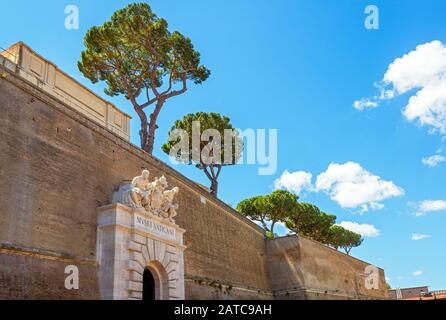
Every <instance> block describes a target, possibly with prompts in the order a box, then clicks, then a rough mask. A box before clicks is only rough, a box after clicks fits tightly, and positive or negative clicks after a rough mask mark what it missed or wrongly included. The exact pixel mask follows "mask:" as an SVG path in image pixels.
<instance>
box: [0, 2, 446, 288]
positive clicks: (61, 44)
mask: <svg viewBox="0 0 446 320" xmlns="http://www.w3.org/2000/svg"><path fill="white" fill-rule="evenodd" d="M372 2H373V4H375V5H376V6H377V7H378V8H379V10H380V19H379V22H380V25H379V30H367V29H366V28H365V27H364V20H365V18H366V15H365V14H364V9H365V7H366V6H367V5H368V4H370V3H371V2H370V1H367V2H365V1H360V0H345V1H327V0H312V1H295V0H288V1H286V0H282V1H274V2H272V1H254V0H245V1H236V0H229V1H228V0H225V1H212V2H210V1H204V0H195V1H188V2H186V1H174V0H162V1H161V0H154V1H151V2H150V3H151V5H152V7H153V9H154V11H155V12H157V13H158V14H159V15H160V16H163V17H165V18H166V19H167V20H168V21H169V22H170V26H171V28H172V29H178V30H180V31H182V32H183V33H184V34H186V35H188V36H189V37H191V39H192V40H193V42H194V44H195V46H196V48H197V49H198V50H199V51H201V53H202V60H203V62H204V63H205V64H206V65H207V66H208V67H209V68H210V69H211V70H212V72H213V73H212V76H211V78H210V79H209V80H208V81H207V82H206V83H205V84H204V85H202V86H198V87H193V88H191V90H190V91H189V92H188V93H187V94H186V95H184V96H182V97H178V98H177V99H175V100H172V101H170V102H169V103H168V104H167V106H166V108H165V110H163V112H162V114H161V117H160V121H159V127H160V129H159V130H158V137H157V141H156V148H155V149H156V151H155V155H156V156H158V157H159V158H161V159H162V160H163V161H166V162H167V161H168V159H167V157H166V156H165V155H164V154H162V152H161V151H160V146H161V144H162V143H163V142H164V141H165V140H166V137H167V131H168V129H169V128H170V126H171V125H172V123H173V122H174V121H175V120H176V119H178V118H180V117H182V116H183V115H184V114H186V113H189V112H195V111H218V112H221V113H223V114H225V115H227V116H229V117H230V118H231V119H232V122H233V124H234V125H235V126H237V127H239V128H241V129H250V128H251V129H277V130H278V168H277V171H276V172H275V174H274V175H270V176H259V174H258V166H256V165H239V166H236V167H233V168H225V169H224V170H223V172H222V175H221V186H220V197H221V199H222V200H223V201H225V202H227V203H229V204H231V205H233V206H235V205H236V204H237V203H238V202H239V201H240V200H243V199H244V198H247V197H251V196H255V195H259V194H266V193H269V192H271V191H273V190H274V189H286V190H289V191H291V192H295V193H297V194H299V196H300V197H301V200H302V201H307V202H312V203H314V204H316V205H318V206H319V207H320V208H321V209H323V210H324V211H326V212H328V213H331V214H335V215H337V216H338V223H339V224H340V225H342V226H344V227H345V228H348V229H351V230H354V231H356V232H359V233H361V234H363V236H364V237H365V242H364V244H363V245H362V246H361V247H360V248H358V249H354V250H353V251H352V254H353V255H354V256H357V257H358V258H360V259H363V260H365V261H369V262H371V263H373V264H375V265H377V266H379V267H382V268H384V269H385V271H386V275H387V277H388V280H389V282H390V283H391V285H392V286H394V287H407V286H416V285H429V286H431V288H432V289H446V276H445V275H444V274H443V270H444V265H445V264H446V256H445V250H444V245H445V244H446V236H445V234H444V230H445V229H446V188H445V181H446V21H445V20H444V14H443V13H444V11H445V9H446V5H445V4H442V2H441V1H435V0H424V1H411V0H405V1H404V6H403V5H399V4H398V5H397V4H396V3H395V2H394V1H372ZM56 3H57V4H56ZM68 4H75V5H77V6H78V8H79V12H80V28H79V30H67V29H66V28H65V27H64V20H65V14H64V9H65V6H66V5H68ZM126 4H127V1H113V2H111V1H105V0H100V1H94V2H93V1H86V0H79V1H72V2H70V3H64V1H57V2H56V1H39V2H38V4H37V3H33V2H30V1H27V0H26V1H25V0H16V1H13V2H10V3H9V4H8V6H9V9H8V10H6V11H5V10H3V11H2V12H0V28H1V30H4V31H6V32H2V36H1V38H0V46H1V47H4V48H5V47H8V46H9V45H10V44H12V43H14V42H16V41H18V40H24V41H25V42H27V43H28V44H29V45H31V46H32V47H33V48H34V49H35V50H36V51H38V52H39V53H41V54H42V55H43V56H45V57H47V58H48V59H50V60H52V61H53V62H55V63H56V64H57V65H58V66H59V67H60V68H61V69H63V70H65V71H66V72H68V73H69V74H71V75H73V76H74V77H75V78H77V79H78V80H79V81H81V82H82V83H84V84H85V85H87V86H89V87H90V88H92V89H93V90H94V91H96V92H98V93H99V94H102V95H104V94H103V93H102V89H103V86H102V85H100V84H98V85H91V84H90V83H89V82H88V81H86V80H85V79H84V78H83V77H82V75H81V74H80V73H79V71H78V70H77V68H76V63H77V60H78V58H79V54H80V51H81V50H82V39H83V35H84V34H85V32H86V30H87V29H88V28H89V27H91V26H93V25H98V24H101V23H102V22H104V21H105V20H106V19H108V18H109V17H110V15H111V14H112V13H113V11H115V10H116V9H118V8H121V7H123V6H125V5H126ZM11 12H20V17H21V18H20V23H18V22H17V19H16V18H15V16H14V15H11V14H10V13H11ZM104 96H105V95H104ZM107 99H109V100H112V101H113V102H114V103H115V104H116V105H118V106H119V107H120V108H121V109H123V110H124V111H126V112H128V113H130V114H132V115H133V116H134V120H133V122H132V141H133V142H134V143H135V144H138V143H139V140H138V130H139V129H138V120H137V116H136V114H134V112H133V110H132V109H131V106H130V104H129V103H128V102H127V101H125V100H124V99H123V98H120V97H117V98H113V99H111V98H107ZM176 168H177V169H178V170H179V171H181V172H182V173H184V174H185V175H186V176H188V177H190V178H191V179H194V180H196V181H198V182H200V183H203V184H206V185H207V184H208V181H207V180H206V177H205V176H204V174H203V173H202V172H199V171H198V170H197V169H195V168H193V167H176ZM129 178H130V177H129ZM280 232H282V233H285V232H286V231H285V230H280Z"/></svg>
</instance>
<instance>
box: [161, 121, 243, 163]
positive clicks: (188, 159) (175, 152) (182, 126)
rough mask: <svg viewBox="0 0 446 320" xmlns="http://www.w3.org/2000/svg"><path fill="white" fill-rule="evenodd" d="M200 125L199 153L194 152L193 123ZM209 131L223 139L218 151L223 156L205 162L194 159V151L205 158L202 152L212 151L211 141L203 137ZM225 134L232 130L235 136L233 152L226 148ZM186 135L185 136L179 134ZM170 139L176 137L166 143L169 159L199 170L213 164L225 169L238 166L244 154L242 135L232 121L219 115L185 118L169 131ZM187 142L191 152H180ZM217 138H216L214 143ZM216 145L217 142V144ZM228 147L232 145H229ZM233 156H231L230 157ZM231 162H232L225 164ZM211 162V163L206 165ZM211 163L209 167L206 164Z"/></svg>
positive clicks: (164, 147) (232, 141)
mask: <svg viewBox="0 0 446 320" xmlns="http://www.w3.org/2000/svg"><path fill="white" fill-rule="evenodd" d="M194 122H198V123H199V124H200V127H199V129H200V130H199V131H198V132H196V134H198V135H199V138H198V139H199V141H200V145H199V146H196V147H197V150H193V149H192V148H193V147H194V143H193V141H192V140H193V139H194V132H193V123H194ZM207 130H216V131H217V132H218V133H219V136H220V138H221V139H220V144H219V146H217V149H218V151H220V154H221V156H220V157H216V158H214V159H203V157H199V158H198V159H194V158H193V153H194V151H195V152H197V154H199V155H202V151H203V150H205V149H206V148H207V147H209V146H210V145H211V144H210V143H209V141H202V140H201V136H202V134H203V132H205V131H207ZM225 130H230V131H231V132H232V134H231V148H230V149H226V148H225V145H224V144H225V139H224V137H225ZM181 131H183V132H184V133H185V135H184V136H183V135H181V134H176V133H178V132H181ZM169 137H176V138H175V139H172V140H169V141H168V142H167V143H165V144H164V145H163V146H162V147H161V149H162V150H163V151H164V152H165V153H166V154H168V155H170V156H174V157H175V160H177V161H179V162H182V163H185V164H194V165H195V166H197V168H199V169H203V167H206V166H207V165H208V164H209V163H213V164H218V165H222V166H227V165H235V164H236V163H237V162H238V161H239V160H240V157H241V155H242V152H243V140H242V139H241V138H240V136H239V133H238V131H237V130H236V129H235V128H234V127H233V125H232V124H231V120H230V119H229V118H228V117H226V116H222V115H220V114H219V113H215V112H210V113H206V112H197V113H191V114H188V115H186V116H184V117H183V119H181V120H177V121H175V124H174V125H173V126H172V128H171V129H170V131H169ZM185 138H187V139H188V141H187V144H186V145H187V147H188V148H187V150H184V148H176V147H179V146H181V142H182V139H185ZM214 138H215V137H212V139H214ZM214 142H215V141H214ZM226 143H228V142H227V141H226ZM228 152H229V154H227V153H228ZM225 159H228V160H230V161H226V162H225V161H224V160H225ZM205 160H210V161H205ZM206 162H207V163H206Z"/></svg>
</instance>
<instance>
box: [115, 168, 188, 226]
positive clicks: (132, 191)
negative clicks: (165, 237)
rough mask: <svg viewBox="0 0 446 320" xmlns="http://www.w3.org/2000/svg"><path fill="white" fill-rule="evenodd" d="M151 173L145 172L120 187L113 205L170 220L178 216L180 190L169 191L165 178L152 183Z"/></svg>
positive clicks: (176, 188) (162, 177)
mask: <svg viewBox="0 0 446 320" xmlns="http://www.w3.org/2000/svg"><path fill="white" fill-rule="evenodd" d="M149 178H150V172H149V171H148V170H144V171H143V172H142V173H141V175H140V176H138V177H135V178H133V180H132V183H130V184H125V185H122V186H120V187H119V190H118V191H116V192H115V193H114V194H113V203H115V204H116V203H121V204H123V205H125V206H127V207H130V208H134V209H144V210H145V211H146V212H147V213H149V214H152V215H155V216H158V217H161V218H164V219H168V220H169V221H170V222H175V221H174V220H173V219H174V218H175V217H176V216H177V209H178V203H176V202H175V198H176V196H177V195H178V193H179V188H178V187H175V188H173V189H171V190H168V189H167V187H168V183H167V179H166V178H165V177H164V176H161V177H160V178H157V179H155V180H154V181H153V182H150V180H149Z"/></svg>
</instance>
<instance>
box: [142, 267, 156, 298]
mask: <svg viewBox="0 0 446 320" xmlns="http://www.w3.org/2000/svg"><path fill="white" fill-rule="evenodd" d="M155 290H156V285H155V278H154V276H153V274H152V272H151V271H150V270H149V268H146V269H145V270H144V275H143V290H142V300H143V301H153V300H156V296H155Z"/></svg>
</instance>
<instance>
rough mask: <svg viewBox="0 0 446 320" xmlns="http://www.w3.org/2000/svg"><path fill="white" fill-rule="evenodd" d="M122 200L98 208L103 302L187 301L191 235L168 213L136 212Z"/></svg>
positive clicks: (139, 210) (99, 261)
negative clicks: (187, 247) (186, 237)
mask: <svg viewBox="0 0 446 320" xmlns="http://www.w3.org/2000/svg"><path fill="white" fill-rule="evenodd" d="M135 179H136V178H135ZM125 190H129V189H128V188H127V187H126V188H125ZM132 190H133V189H132ZM167 192H169V191H167ZM176 192H177V191H176ZM120 199H122V197H121V195H118V196H117V197H115V196H114V201H113V202H114V204H111V205H108V206H104V207H101V208H98V209H97V213H98V237H97V239H98V240H97V241H98V244H97V261H98V265H99V286H100V292H101V298H102V299H105V300H128V299H131V300H183V299H184V250H185V246H184V244H183V234H184V232H185V230H183V229H181V228H180V227H179V226H178V225H177V224H175V222H174V220H173V219H172V217H171V216H168V215H167V213H166V214H164V213H163V212H162V211H161V212H160V211H156V210H154V209H155V208H150V210H146V209H145V208H131V207H130V206H129V205H124V204H122V203H121V202H125V201H120ZM152 212H154V213H152Z"/></svg>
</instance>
